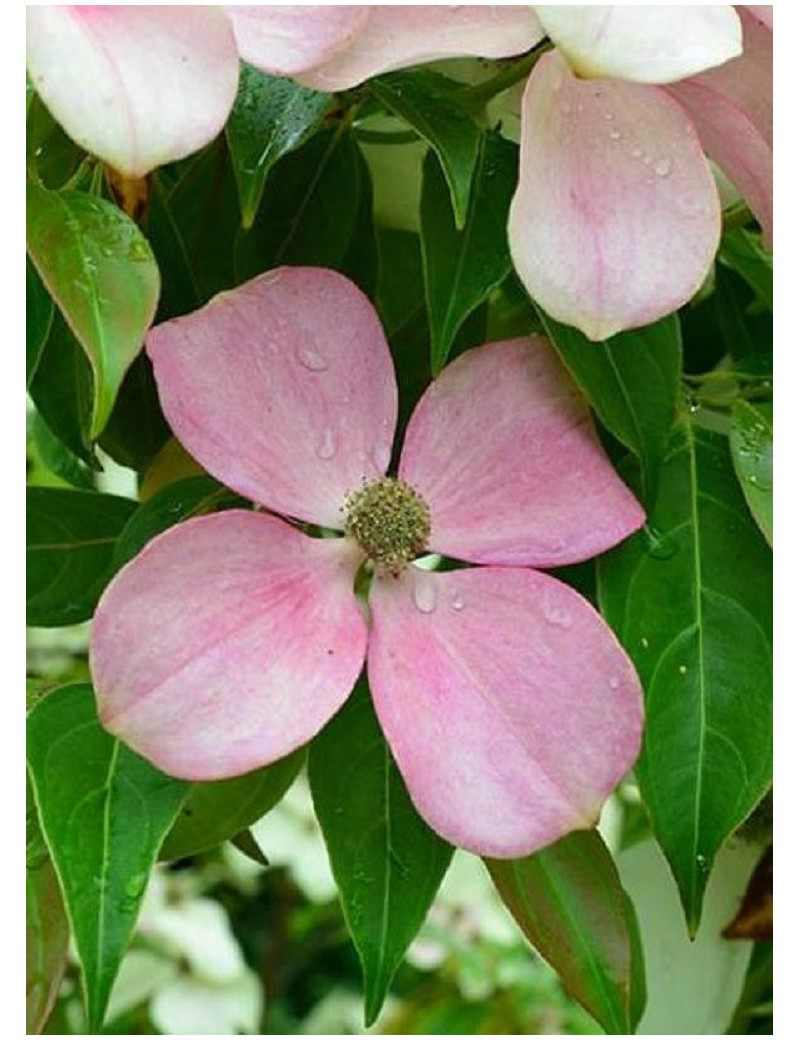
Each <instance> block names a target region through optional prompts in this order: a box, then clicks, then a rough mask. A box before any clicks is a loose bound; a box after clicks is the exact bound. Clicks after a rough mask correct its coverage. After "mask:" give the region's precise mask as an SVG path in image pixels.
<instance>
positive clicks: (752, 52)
mask: <svg viewBox="0 0 800 1040" xmlns="http://www.w3.org/2000/svg"><path fill="white" fill-rule="evenodd" d="M741 19H742V27H743V29H744V41H745V43H744V54H743V55H742V57H741V58H737V59H736V61H732V62H730V63H729V64H727V65H723V66H722V68H719V69H711V70H710V71H709V72H704V73H703V74H702V75H700V76H693V77H692V78H691V79H687V80H683V81H682V82H681V83H674V84H672V86H670V87H668V88H666V89H668V90H669V93H670V94H671V95H672V97H674V98H675V99H676V100H677V101H678V102H679V103H680V104H681V105H682V106H683V108H684V109H685V111H686V112H687V114H688V115H689V116H690V117H691V119H692V122H693V123H694V126H695V130H696V131H697V133H698V136H699V138H700V141H701V143H702V145H703V148H704V149H705V151H706V153H707V154H708V155H709V156H710V157H711V158H712V159H713V160H714V161H715V162H716V163H717V164H718V165H719V166H720V167H721V169H722V170H723V171H724V173H725V174H726V176H727V177H728V178H729V179H730V181H731V182H732V183H733V185H734V186H735V187H736V188H737V190H738V191H739V192H740V194H741V195H742V198H743V199H744V200H745V202H746V203H747V204H748V206H749V207H750V209H751V210H752V211H753V213H754V214H755V216H756V218H757V219H758V221H759V223H760V224H761V227H762V228H763V230H764V235H765V238H766V239H767V241H768V242H770V241H771V239H772V31H771V30H770V29H769V28H767V27H766V26H765V25H764V24H763V22H762V21H760V20H758V19H756V18H754V17H753V16H752V15H751V14H750V9H749V8H748V9H746V10H743V11H741Z"/></svg>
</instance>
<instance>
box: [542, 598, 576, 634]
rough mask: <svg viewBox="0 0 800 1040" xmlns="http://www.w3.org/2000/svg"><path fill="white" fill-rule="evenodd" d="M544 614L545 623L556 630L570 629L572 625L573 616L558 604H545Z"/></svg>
mask: <svg viewBox="0 0 800 1040" xmlns="http://www.w3.org/2000/svg"><path fill="white" fill-rule="evenodd" d="M542 613H543V614H544V619H545V621H546V622H547V623H548V624H549V625H555V626H556V628H569V627H570V626H571V625H572V614H571V613H570V612H569V610H567V608H566V607H563V606H561V605H560V604H558V603H545V604H544V606H543V607H542Z"/></svg>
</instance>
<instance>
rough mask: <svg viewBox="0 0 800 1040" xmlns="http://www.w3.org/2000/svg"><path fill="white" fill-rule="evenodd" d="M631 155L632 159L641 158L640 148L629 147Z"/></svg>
mask: <svg viewBox="0 0 800 1040" xmlns="http://www.w3.org/2000/svg"><path fill="white" fill-rule="evenodd" d="M631 155H632V156H633V157H634V159H641V157H642V149H641V148H633V149H631Z"/></svg>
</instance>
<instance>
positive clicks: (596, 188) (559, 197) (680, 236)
mask: <svg viewBox="0 0 800 1040" xmlns="http://www.w3.org/2000/svg"><path fill="white" fill-rule="evenodd" d="M508 231H509V242H510V245H511V255H512V257H513V259H514V266H515V267H516V269H517V273H518V274H519V276H520V278H521V279H522V281H523V283H524V284H525V287H526V288H527V290H528V292H529V293H530V294H531V296H532V297H533V298H534V299H535V300H536V301H537V302H538V303H540V304H541V306H542V307H543V308H544V309H545V310H546V311H547V312H548V313H549V314H551V315H552V316H553V317H554V318H557V319H558V320H559V321H563V322H565V323H566V324H568V325H575V326H577V327H578V328H579V329H581V330H582V331H583V332H584V333H585V334H586V335H587V336H588V337H589V338H590V339H594V340H600V339H606V338H607V337H609V336H611V335H613V334H614V333H615V332H619V331H620V330H621V329H628V328H634V327H636V326H639V325H646V324H649V323H650V322H652V321H655V320H656V319H657V318H660V317H662V316H663V315H665V314H669V313H670V312H671V311H674V310H676V309H677V308H678V307H680V306H681V305H682V304H684V303H686V301H687V300H688V299H690V297H691V296H692V295H693V294H694V292H695V291H696V290H697V289H698V288H699V287H700V285H701V284H702V282H703V279H704V278H705V276H706V274H707V272H708V269H709V267H710V265H711V262H712V260H713V258H714V253H715V252H716V248H717V245H718V243H719V236H720V209H719V200H718V197H717V191H716V187H715V185H714V179H713V177H712V175H711V171H710V169H709V167H708V163H707V162H706V160H705V157H704V155H703V150H702V148H701V146H700V142H699V141H698V139H697V135H696V134H695V132H694V130H693V129H692V127H691V124H690V123H689V120H688V118H687V116H686V115H685V113H684V112H683V111H682V110H681V108H680V106H679V105H678V104H677V103H676V102H674V101H673V100H672V99H671V98H670V97H669V96H668V95H667V94H666V92H665V91H664V90H663V89H662V88H659V87H650V86H646V85H642V84H638V83H619V82H614V81H611V80H582V79H578V78H577V77H575V76H573V75H572V74H571V73H570V71H569V69H568V68H567V66H566V64H565V62H564V61H563V59H562V58H560V57H559V55H558V54H556V53H552V54H548V55H545V57H544V58H542V59H541V61H539V63H538V64H537V66H536V68H535V69H534V70H533V72H532V74H531V77H530V80H529V81H528V86H527V88H526V90H525V95H524V98H523V108H522V142H521V150H520V179H519V186H518V187H517V192H516V195H515V196H514V199H513V201H512V204H511V212H510V217H509V229H508Z"/></svg>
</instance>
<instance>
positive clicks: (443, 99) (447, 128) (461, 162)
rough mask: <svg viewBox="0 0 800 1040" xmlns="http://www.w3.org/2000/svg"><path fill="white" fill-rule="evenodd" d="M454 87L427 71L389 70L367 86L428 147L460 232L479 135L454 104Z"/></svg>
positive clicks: (478, 131)
mask: <svg viewBox="0 0 800 1040" xmlns="http://www.w3.org/2000/svg"><path fill="white" fill-rule="evenodd" d="M458 86H459V85H458V84H456V83H454V82H453V81H452V80H450V79H447V77H445V76H442V75H441V74H440V73H438V72H433V71H432V70H431V69H415V70H413V71H402V72H390V73H388V74H387V75H384V76H380V77H378V78H377V79H373V80H371V81H370V83H369V89H370V91H371V92H372V94H373V95H374V96H375V97H376V98H377V99H378V100H379V101H380V102H381V104H382V105H384V106H385V107H386V108H388V109H390V110H391V111H392V112H394V113H395V114H396V115H398V116H400V117H401V119H404V120H405V121H406V122H407V123H408V124H409V125H410V126H413V128H414V129H415V130H416V131H417V133H418V134H419V135H420V136H421V137H423V138H424V139H425V140H426V141H427V142H428V144H429V145H430V146H431V148H433V150H434V152H435V153H436V155H437V156H438V158H439V162H440V163H441V165H442V172H443V173H444V176H445V178H446V179H447V184H448V187H449V189H450V198H451V200H452V204H453V214H454V217H455V226H456V229H457V230H461V229H462V228H463V227H464V224H465V223H466V220H467V213H468V208H469V197H470V191H471V188H472V175H473V171H474V169H475V163H476V162H477V161H478V154H479V152H480V145H481V131H480V130H479V129H478V127H477V126H476V124H475V122H474V121H473V120H472V118H471V116H470V115H469V114H468V113H467V112H466V111H465V110H464V109H463V108H462V107H461V106H460V105H459V104H458V102H457V101H456V100H455V97H454V91H455V90H457V89H458Z"/></svg>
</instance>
